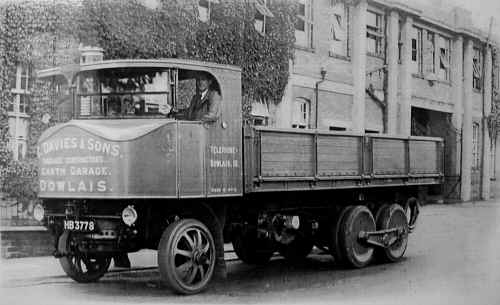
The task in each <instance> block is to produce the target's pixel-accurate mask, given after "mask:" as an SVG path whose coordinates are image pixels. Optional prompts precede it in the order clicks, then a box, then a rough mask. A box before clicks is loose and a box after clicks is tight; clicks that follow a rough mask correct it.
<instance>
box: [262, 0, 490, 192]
mask: <svg viewBox="0 0 500 305" xmlns="http://www.w3.org/2000/svg"><path fill="white" fill-rule="evenodd" d="M298 3H299V4H298V5H299V6H298V19H299V22H297V24H296V26H295V34H296V51H295V58H294V60H293V62H292V63H291V71H290V79H289V83H288V86H287V89H286V92H285V96H284V98H283V101H282V102H281V103H280V104H278V105H277V106H276V107H271V108H272V109H270V111H269V113H270V114H269V118H268V122H269V125H271V126H275V127H283V128H290V127H292V128H316V127H317V128H319V129H321V130H332V131H340V130H350V131H356V132H367V133H386V134H390V135H399V136H411V135H417V136H434V137H442V138H444V140H445V176H446V177H445V180H446V183H445V187H444V188H443V189H441V190H440V192H441V194H442V196H444V197H445V198H451V199H460V200H463V201H468V200H477V199H487V198H490V195H491V183H494V181H493V182H491V179H492V178H495V177H496V167H497V164H498V162H496V161H497V160H498V156H497V154H495V151H496V149H495V147H496V145H492V144H491V141H490V137H489V132H488V127H487V123H486V117H487V116H488V115H489V114H490V111H491V103H492V99H493V92H496V90H498V77H497V76H494V74H495V73H497V71H498V63H493V59H492V46H491V43H492V42H491V40H489V37H488V34H487V33H483V32H481V31H479V30H478V29H476V28H474V27H473V26H472V20H471V13H470V12H468V11H466V10H463V9H461V8H452V9H448V10H447V11H444V10H442V9H440V8H433V7H410V6H408V5H405V4H403V3H397V2H393V1H391V2H388V1H382V0H361V1H359V2H358V3H357V4H356V5H344V4H342V3H337V1H331V0H299V1H298ZM495 77H496V78H495ZM492 79H497V81H496V84H493V81H492ZM493 144H495V143H493Z"/></svg>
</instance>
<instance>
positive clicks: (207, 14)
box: [198, 0, 219, 22]
mask: <svg viewBox="0 0 500 305" xmlns="http://www.w3.org/2000/svg"><path fill="white" fill-rule="evenodd" d="M201 2H206V3H207V6H206V7H205V6H202V5H201ZM213 3H219V0H198V20H200V21H201V22H210V19H211V18H210V17H211V14H212V4H213ZM205 9H206V12H204V13H203V14H202V10H205Z"/></svg>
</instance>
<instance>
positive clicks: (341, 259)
mask: <svg viewBox="0 0 500 305" xmlns="http://www.w3.org/2000/svg"><path fill="white" fill-rule="evenodd" d="M352 209H354V206H352V205H350V206H346V207H344V208H343V209H342V210H341V211H340V213H338V214H337V215H336V216H335V217H334V218H333V221H332V223H331V225H332V226H331V229H330V235H331V240H330V246H329V249H330V253H331V255H332V256H333V259H334V260H335V263H336V264H337V265H339V266H344V265H345V264H346V258H345V255H344V252H343V251H342V250H341V245H340V240H339V235H340V226H341V223H342V220H343V219H344V218H345V216H346V215H347V214H348V213H349V212H350V211H351V210H352Z"/></svg>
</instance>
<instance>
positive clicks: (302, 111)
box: [292, 98, 311, 129]
mask: <svg viewBox="0 0 500 305" xmlns="http://www.w3.org/2000/svg"><path fill="white" fill-rule="evenodd" d="M310 110H311V105H310V103H309V101H308V100H305V99H302V98H299V99H296V100H295V102H294V108H293V122H292V128H300V129H306V128H309V117H310V115H309V113H310Z"/></svg>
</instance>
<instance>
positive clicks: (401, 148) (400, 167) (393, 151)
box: [373, 138, 406, 175]
mask: <svg viewBox="0 0 500 305" xmlns="http://www.w3.org/2000/svg"><path fill="white" fill-rule="evenodd" d="M405 154H406V149H405V141H404V140H401V139H387V138H373V173H374V174H375V175H403V174H406V161H405Z"/></svg>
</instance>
